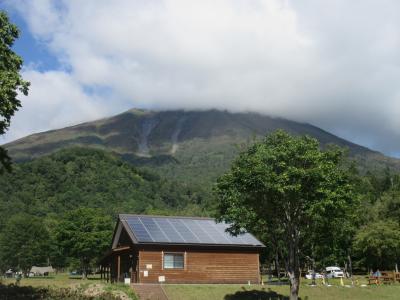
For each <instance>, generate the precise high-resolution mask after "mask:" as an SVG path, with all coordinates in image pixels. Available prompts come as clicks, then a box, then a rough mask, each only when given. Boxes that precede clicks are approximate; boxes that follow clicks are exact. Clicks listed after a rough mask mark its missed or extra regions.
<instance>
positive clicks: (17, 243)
mask: <svg viewBox="0 0 400 300" xmlns="http://www.w3.org/2000/svg"><path fill="white" fill-rule="evenodd" d="M49 249H50V240H49V233H48V231H47V229H46V227H45V225H44V223H43V220H42V219H41V218H38V217H34V216H30V215H27V214H18V215H15V216H13V217H11V218H10V219H9V221H8V222H7V223H6V225H5V226H4V228H3V230H2V232H1V234H0V269H2V270H3V271H4V269H9V268H12V269H13V270H22V271H23V272H24V273H25V274H27V273H28V272H29V270H30V269H31V267H32V266H33V265H39V266H40V265H44V264H47V261H48V258H49Z"/></svg>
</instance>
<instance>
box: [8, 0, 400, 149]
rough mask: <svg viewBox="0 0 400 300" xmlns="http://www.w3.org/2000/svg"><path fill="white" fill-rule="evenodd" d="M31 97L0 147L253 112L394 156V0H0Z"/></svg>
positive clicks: (399, 128) (398, 73)
mask: <svg viewBox="0 0 400 300" xmlns="http://www.w3.org/2000/svg"><path fill="white" fill-rule="evenodd" d="M0 9H4V10H6V11H7V12H8V14H9V15H10V18H11V20H12V21H13V22H14V23H15V24H17V25H18V27H19V28H20V29H21V37H20V39H19V40H18V41H17V42H16V43H15V45H14V49H15V51H16V52H17V53H18V54H20V55H21V56H22V57H23V59H24V68H23V71H22V74H23V77H24V78H25V79H26V80H29V81H30V82H31V88H30V93H29V95H28V96H27V97H21V100H22V105H23V107H22V108H21V109H20V111H19V112H17V113H16V115H15V117H14V118H13V119H12V125H11V128H10V130H9V131H8V133H7V134H6V135H5V136H4V137H2V138H1V139H0V142H3V143H4V142H9V141H12V140H14V139H17V138H21V137H23V136H25V135H28V134H31V133H34V132H39V131H45V130H49V129H56V128H61V127H65V126H67V125H72V124H77V123H80V122H84V121H90V120H95V119H98V118H101V117H105V116H111V115H114V114H117V113H120V112H123V111H125V110H127V109H130V108H134V107H135V108H145V109H187V110H190V109H211V108H216V109H227V110H229V111H232V112H238V111H254V112H260V113H263V114H267V115H271V116H276V117H283V118H287V119H291V120H295V121H300V122H307V123H311V124H313V125H316V126H318V127H321V128H323V129H325V130H327V131H330V132H332V133H334V134H336V135H339V136H340V137H343V138H345V139H348V140H350V141H352V142H355V143H358V144H361V145H364V146H367V147H369V148H371V149H374V150H378V151H381V152H383V153H385V154H387V155H391V156H396V157H400V82H399V81H400V2H399V1H395V0H394V1H389V0H375V1H372V0H354V1H344V0H332V1H331V0H326V1H320V0H302V1H287V0H202V1H190V0H140V1H139V0H115V1H107V0H85V1H82V0H65V1H63V0H53V1H51V0H29V1H28V0H26V1H25V0H0Z"/></svg>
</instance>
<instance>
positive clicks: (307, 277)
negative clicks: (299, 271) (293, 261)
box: [306, 271, 324, 279]
mask: <svg viewBox="0 0 400 300" xmlns="http://www.w3.org/2000/svg"><path fill="white" fill-rule="evenodd" d="M312 273H313V272H312V271H308V273H307V274H306V279H312V276H313V274H312ZM323 277H324V275H322V274H320V273H317V272H315V279H321V278H323Z"/></svg>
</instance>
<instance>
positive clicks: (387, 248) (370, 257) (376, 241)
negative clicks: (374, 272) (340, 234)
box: [354, 220, 400, 270]
mask: <svg viewBox="0 0 400 300" xmlns="http://www.w3.org/2000/svg"><path fill="white" fill-rule="evenodd" d="M354 250H355V251H356V253H357V254H358V256H359V257H362V260H361V262H362V263H364V265H365V266H366V267H368V268H372V269H377V268H381V269H385V270H391V269H394V267H395V265H396V263H400V229H399V224H398V223H397V222H394V221H391V220H385V221H376V222H373V223H370V224H367V225H366V226H364V227H362V228H361V229H360V230H359V231H358V232H357V234H356V236H355V238H354Z"/></svg>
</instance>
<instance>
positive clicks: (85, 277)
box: [81, 258, 88, 279]
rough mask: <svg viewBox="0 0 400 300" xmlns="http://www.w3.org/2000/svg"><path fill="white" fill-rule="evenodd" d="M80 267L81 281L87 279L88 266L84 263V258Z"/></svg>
mask: <svg viewBox="0 0 400 300" xmlns="http://www.w3.org/2000/svg"><path fill="white" fill-rule="evenodd" d="M81 266H82V279H87V270H88V264H87V263H86V260H85V258H82V260H81Z"/></svg>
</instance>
